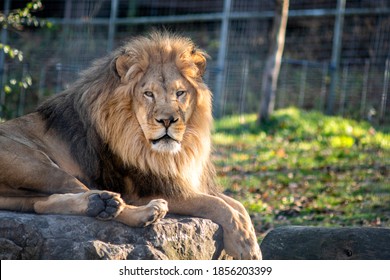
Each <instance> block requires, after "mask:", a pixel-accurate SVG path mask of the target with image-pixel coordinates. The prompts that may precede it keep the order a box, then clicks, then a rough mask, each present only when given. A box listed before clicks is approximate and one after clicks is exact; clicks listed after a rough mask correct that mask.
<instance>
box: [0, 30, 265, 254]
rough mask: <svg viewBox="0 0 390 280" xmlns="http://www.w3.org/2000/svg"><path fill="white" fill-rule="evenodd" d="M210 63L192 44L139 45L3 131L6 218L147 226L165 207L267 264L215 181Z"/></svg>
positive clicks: (162, 39)
mask: <svg viewBox="0 0 390 280" xmlns="http://www.w3.org/2000/svg"><path fill="white" fill-rule="evenodd" d="M206 59H207V54H206V53H205V52H204V51H202V50H200V49H198V48H196V46H195V45H194V44H193V42H192V41H191V40H190V39H188V38H183V37H180V36H176V35H172V34H169V33H158V32H155V33H152V34H150V35H149V36H146V37H136V38H133V39H131V40H130V41H129V42H128V43H127V44H125V45H124V46H123V47H122V48H120V49H118V50H117V51H115V52H113V53H112V54H111V55H109V56H107V57H105V58H102V59H100V60H98V61H96V62H95V63H94V65H93V66H92V67H91V68H89V69H88V70H86V71H85V72H84V73H82V74H81V76H80V78H79V79H78V80H77V81H76V82H75V83H74V85H72V86H71V87H70V88H69V89H67V90H65V91H64V92H63V93H62V94H60V95H57V96H54V97H53V98H51V99H49V100H48V101H46V102H44V103H43V104H42V105H41V106H40V107H39V108H38V110H37V111H36V112H34V113H32V114H29V115H26V116H23V117H21V118H18V119H15V120H11V121H8V122H6V123H4V124H1V125H0V146H1V149H0V169H1V170H4V171H3V172H2V174H1V175H0V209H9V210H17V211H34V212H36V213H42V214H45V213H58V214H78V215H89V216H93V217H97V218H99V219H116V220H118V221H120V222H122V223H125V224H127V225H129V226H146V225H149V224H150V223H153V222H156V221H158V220H159V219H161V218H163V217H164V216H165V214H166V212H167V211H168V207H169V211H170V212H172V213H176V214H184V215H192V216H198V217H203V218H209V219H211V220H213V221H215V222H216V223H218V224H220V225H221V226H222V228H223V230H224V240H225V241H224V243H225V250H226V251H227V253H228V254H230V255H231V256H233V257H234V258H237V259H258V258H261V252H260V250H259V246H258V244H257V241H256V236H255V234H254V230H253V227H252V224H251V221H250V218H249V215H248V214H247V212H246V211H245V209H244V207H243V206H242V205H241V204H240V203H239V202H238V201H235V200H233V199H231V198H229V197H227V196H225V195H223V194H222V193H220V192H219V191H218V188H217V186H216V184H215V181H214V179H215V172H214V167H213V165H212V163H211V161H210V152H211V140H210V139H211V138H210V131H211V126H212V113H211V99H212V94H211V92H210V90H209V89H208V87H207V85H206V84H205V83H204V82H203V79H202V76H203V74H204V72H205V69H206Z"/></svg>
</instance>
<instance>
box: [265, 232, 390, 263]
mask: <svg viewBox="0 0 390 280" xmlns="http://www.w3.org/2000/svg"><path fill="white" fill-rule="evenodd" d="M260 247H261V251H262V253H263V259H264V260H389V259H390V229H389V228H373V227H337V228H324V227H304V226H287V227H280V228H275V229H274V230H272V231H271V232H269V233H268V234H267V235H266V236H265V238H264V240H263V242H262V243H261V246H260Z"/></svg>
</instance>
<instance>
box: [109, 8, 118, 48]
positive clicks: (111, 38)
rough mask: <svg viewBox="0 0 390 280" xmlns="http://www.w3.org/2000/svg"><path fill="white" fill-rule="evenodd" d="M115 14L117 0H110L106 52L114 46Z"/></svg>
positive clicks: (116, 12)
mask: <svg viewBox="0 0 390 280" xmlns="http://www.w3.org/2000/svg"><path fill="white" fill-rule="evenodd" d="M117 15H118V0H111V13H110V21H109V23H108V40H107V52H111V51H112V49H113V47H114V38H115V29H116V17H117Z"/></svg>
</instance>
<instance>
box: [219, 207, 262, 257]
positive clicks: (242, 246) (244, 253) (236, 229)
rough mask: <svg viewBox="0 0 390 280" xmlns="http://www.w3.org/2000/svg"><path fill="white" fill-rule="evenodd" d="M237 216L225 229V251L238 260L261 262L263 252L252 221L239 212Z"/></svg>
mask: <svg viewBox="0 0 390 280" xmlns="http://www.w3.org/2000/svg"><path fill="white" fill-rule="evenodd" d="M235 214H236V215H234V216H233V221H232V223H231V224H230V226H229V227H226V228H224V246H225V251H226V252H227V253H228V255H230V256H232V257H233V258H234V259H236V260H261V259H262V254H261V250H260V247H259V244H258V243H257V238H256V234H255V231H254V229H253V226H252V224H251V222H250V220H248V219H247V218H246V217H245V216H244V215H242V214H240V213H238V212H236V213H235Z"/></svg>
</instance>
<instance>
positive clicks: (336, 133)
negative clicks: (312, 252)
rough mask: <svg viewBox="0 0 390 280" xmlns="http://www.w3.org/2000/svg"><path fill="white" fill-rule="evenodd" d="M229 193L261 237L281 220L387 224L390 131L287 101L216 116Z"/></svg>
mask: <svg viewBox="0 0 390 280" xmlns="http://www.w3.org/2000/svg"><path fill="white" fill-rule="evenodd" d="M213 142H214V148H215V152H214V162H215V164H216V167H217V171H218V180H219V183H220V184H221V185H222V186H223V188H224V189H225V192H226V193H227V194H229V195H230V196H232V197H235V198H236V199H238V200H240V201H241V202H242V203H243V204H244V205H245V207H246V208H247V209H248V211H249V212H250V215H251V217H252V220H253V222H254V224H255V228H256V231H257V233H258V235H259V237H260V239H261V238H262V237H263V236H264V235H265V234H266V233H267V232H268V231H269V230H270V229H272V228H274V227H277V226H281V225H312V226H386V227H390V180H389V177H390V176H389V173H390V172H389V170H390V135H389V134H388V133H385V132H381V131H379V130H375V129H374V128H373V127H371V125H370V124H368V123H366V122H358V121H354V120H349V119H344V118H341V117H329V116H325V115H323V114H321V113H318V112H304V111H300V110H298V109H294V108H289V109H284V110H279V111H277V112H276V113H275V114H274V115H273V117H272V118H271V120H270V122H269V123H268V124H266V125H263V126H261V127H260V126H258V125H257V124H256V116H255V115H245V116H244V117H241V118H240V117H236V116H233V117H227V118H224V119H221V120H218V121H216V122H215V131H214V134H213Z"/></svg>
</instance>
